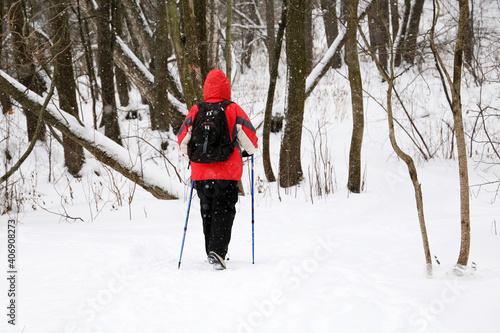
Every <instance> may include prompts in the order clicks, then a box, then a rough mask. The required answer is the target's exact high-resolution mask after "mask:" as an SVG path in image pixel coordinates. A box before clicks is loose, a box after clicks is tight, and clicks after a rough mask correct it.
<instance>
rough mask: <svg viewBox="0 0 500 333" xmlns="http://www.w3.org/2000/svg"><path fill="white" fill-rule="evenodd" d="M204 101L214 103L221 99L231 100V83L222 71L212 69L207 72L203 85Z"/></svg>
mask: <svg viewBox="0 0 500 333" xmlns="http://www.w3.org/2000/svg"><path fill="white" fill-rule="evenodd" d="M203 97H204V99H205V102H210V103H215V102H220V101H222V100H226V99H227V100H231V83H229V80H228V79H227V77H226V75H225V74H224V72H223V71H221V70H219V69H213V70H211V71H210V73H208V75H207V79H206V80H205V85H204V86H203Z"/></svg>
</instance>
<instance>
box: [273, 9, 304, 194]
mask: <svg viewBox="0 0 500 333" xmlns="http://www.w3.org/2000/svg"><path fill="white" fill-rule="evenodd" d="M288 4H289V8H288V19H287V20H288V23H287V27H286V40H287V43H286V55H287V65H288V93H287V109H286V125H285V133H284V135H283V141H282V142H281V149H280V176H279V179H280V186H282V187H290V186H294V185H297V184H298V183H299V182H300V181H301V179H302V175H303V172H302V165H301V158H300V156H301V154H300V149H301V142H302V123H303V120H304V104H305V100H306V95H305V88H306V87H305V84H306V80H305V75H304V73H305V69H306V52H305V39H304V29H305V20H306V18H305V11H304V10H303V8H305V5H306V3H305V0H290V1H289V2H288Z"/></svg>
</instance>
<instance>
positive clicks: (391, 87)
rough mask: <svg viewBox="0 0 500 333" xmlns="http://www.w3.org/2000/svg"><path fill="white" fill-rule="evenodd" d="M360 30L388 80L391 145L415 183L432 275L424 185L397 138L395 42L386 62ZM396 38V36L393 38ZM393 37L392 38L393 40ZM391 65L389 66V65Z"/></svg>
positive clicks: (423, 238) (427, 263)
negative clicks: (380, 57)
mask: <svg viewBox="0 0 500 333" xmlns="http://www.w3.org/2000/svg"><path fill="white" fill-rule="evenodd" d="M385 24H386V28H387V29H389V26H388V23H387V22H386V23H385ZM358 30H359V32H360V34H361V36H362V37H363V40H364V42H365V44H366V45H367V46H368V51H369V54H370V56H371V58H372V60H373V61H374V62H375V64H376V65H377V69H378V71H379V73H380V75H381V76H382V78H383V79H384V81H385V82H387V95H386V96H387V99H386V100H387V108H386V111H387V121H388V125H389V140H390V142H391V146H392V148H393V149H394V152H395V153H396V155H397V156H398V157H399V158H400V159H401V160H402V161H403V162H404V163H405V164H406V166H407V168H408V173H409V176H410V179H411V181H412V184H413V189H414V192H415V202H416V205H417V214H418V220H419V226H420V234H421V236H422V243H423V247H424V255H425V263H426V268H427V275H428V276H429V277H430V276H431V275H432V257H431V250H430V245H429V239H428V237H427V227H426V224H425V215H424V203H423V195H422V187H421V184H420V181H419V179H418V173H417V168H416V167H415V162H414V161H413V158H412V157H411V156H410V155H408V154H407V153H405V152H404V151H403V150H402V149H401V147H400V146H399V144H398V142H397V139H396V133H395V129H394V112H393V103H392V100H393V97H392V95H393V92H395V91H396V74H395V70H394V61H395V59H394V55H395V52H394V51H395V50H394V48H393V44H392V42H391V41H389V45H388V46H389V49H390V52H389V54H390V58H389V63H388V64H385V65H386V66H384V63H382V62H381V61H380V60H379V58H377V54H376V52H375V50H374V49H373V47H370V44H371V43H369V42H368V40H367V38H366V37H365V35H364V33H363V30H362V29H361V27H359V26H358ZM393 39H394V38H393ZM393 39H391V40H393ZM387 65H389V66H387Z"/></svg>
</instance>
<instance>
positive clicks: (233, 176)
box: [177, 69, 257, 181]
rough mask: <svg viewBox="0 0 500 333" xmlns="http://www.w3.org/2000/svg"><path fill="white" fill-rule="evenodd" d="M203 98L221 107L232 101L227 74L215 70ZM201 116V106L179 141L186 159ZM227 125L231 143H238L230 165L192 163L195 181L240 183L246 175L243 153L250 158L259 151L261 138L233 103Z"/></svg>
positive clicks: (190, 116)
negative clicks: (223, 102)
mask: <svg viewBox="0 0 500 333" xmlns="http://www.w3.org/2000/svg"><path fill="white" fill-rule="evenodd" d="M203 97H204V99H205V102H208V103H217V102H220V101H223V100H230V99H231V84H230V83H229V80H228V79H227V78H226V75H225V74H224V72H222V71H221V70H218V69H214V70H212V71H210V73H208V75H207V78H206V80H205V84H204V86H203ZM197 112H198V106H197V105H195V106H193V107H192V108H191V110H190V111H189V113H188V115H187V116H186V119H185V120H184V123H183V124H182V127H181V129H180V130H179V133H178V134H177V139H178V143H179V147H180V149H181V152H182V154H183V155H184V156H186V157H187V144H188V142H189V140H190V139H191V131H192V125H193V120H194V118H195V117H196V113H197ZM226 117H227V124H228V127H229V133H230V134H231V139H232V140H236V143H237V144H236V148H235V149H234V152H233V153H232V154H231V156H230V157H229V160H227V161H226V162H220V163H210V164H201V163H193V162H191V179H192V180H193V181H197V180H208V179H226V180H236V181H238V180H240V179H241V175H242V174H243V163H242V160H241V150H242V149H244V150H246V151H247V152H248V154H254V153H255V152H256V151H257V136H256V133H255V128H254V127H253V125H252V123H251V122H250V119H249V118H248V116H247V114H246V113H245V111H243V109H242V108H241V107H240V106H239V105H238V104H236V103H231V104H229V105H228V106H227V108H226Z"/></svg>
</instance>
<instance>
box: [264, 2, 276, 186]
mask: <svg viewBox="0 0 500 333" xmlns="http://www.w3.org/2000/svg"><path fill="white" fill-rule="evenodd" d="M265 1H266V32H267V37H266V47H267V53H268V54H269V74H270V75H272V74H271V73H272V67H273V56H274V48H275V47H276V46H275V45H276V39H275V38H274V0H265ZM273 177H274V176H273Z"/></svg>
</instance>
